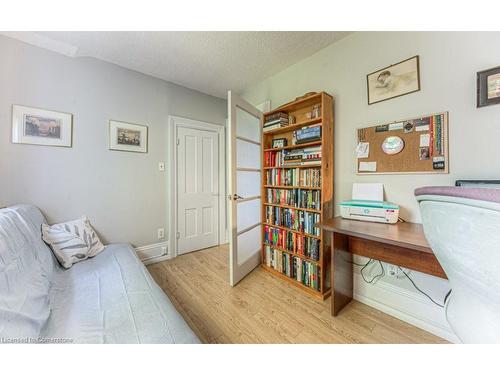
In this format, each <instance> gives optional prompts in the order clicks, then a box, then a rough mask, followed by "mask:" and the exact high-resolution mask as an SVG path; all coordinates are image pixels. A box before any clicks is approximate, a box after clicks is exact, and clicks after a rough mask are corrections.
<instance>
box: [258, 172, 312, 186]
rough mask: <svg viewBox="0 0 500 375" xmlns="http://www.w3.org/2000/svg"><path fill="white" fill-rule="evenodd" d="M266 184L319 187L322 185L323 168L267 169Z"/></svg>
mask: <svg viewBox="0 0 500 375" xmlns="http://www.w3.org/2000/svg"><path fill="white" fill-rule="evenodd" d="M266 185H274V186H304V187H319V186H321V169H319V168H305V169H299V168H293V169H272V170H267V171H266Z"/></svg>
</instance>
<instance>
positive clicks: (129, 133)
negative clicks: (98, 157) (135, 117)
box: [109, 120, 148, 152]
mask: <svg viewBox="0 0 500 375" xmlns="http://www.w3.org/2000/svg"><path fill="white" fill-rule="evenodd" d="M109 149H110V150H116V151H130V152H148V127H147V126H146V125H138V124H131V123H128V122H121V121H114V120H110V121H109Z"/></svg>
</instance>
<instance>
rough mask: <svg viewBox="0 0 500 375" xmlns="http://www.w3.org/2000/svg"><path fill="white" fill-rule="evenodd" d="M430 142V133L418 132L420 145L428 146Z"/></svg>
mask: <svg viewBox="0 0 500 375" xmlns="http://www.w3.org/2000/svg"><path fill="white" fill-rule="evenodd" d="M430 144H431V135H430V134H420V147H428V146H429V145H430Z"/></svg>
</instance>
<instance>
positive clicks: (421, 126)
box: [415, 125, 429, 132]
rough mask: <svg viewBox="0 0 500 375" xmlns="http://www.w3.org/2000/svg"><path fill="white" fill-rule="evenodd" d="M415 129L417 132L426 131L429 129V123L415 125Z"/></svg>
mask: <svg viewBox="0 0 500 375" xmlns="http://www.w3.org/2000/svg"><path fill="white" fill-rule="evenodd" d="M415 131H417V132H425V131H429V125H420V126H416V127H415Z"/></svg>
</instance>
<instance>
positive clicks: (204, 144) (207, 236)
mask: <svg viewBox="0 0 500 375" xmlns="http://www.w3.org/2000/svg"><path fill="white" fill-rule="evenodd" d="M177 231H178V234H177V236H178V239H177V254H179V255H180V254H185V253H188V252H190V251H195V250H200V249H205V248H207V247H211V246H215V245H218V244H219V138H218V134H217V132H213V131H207V130H200V129H192V128H186V127H178V128H177Z"/></svg>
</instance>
